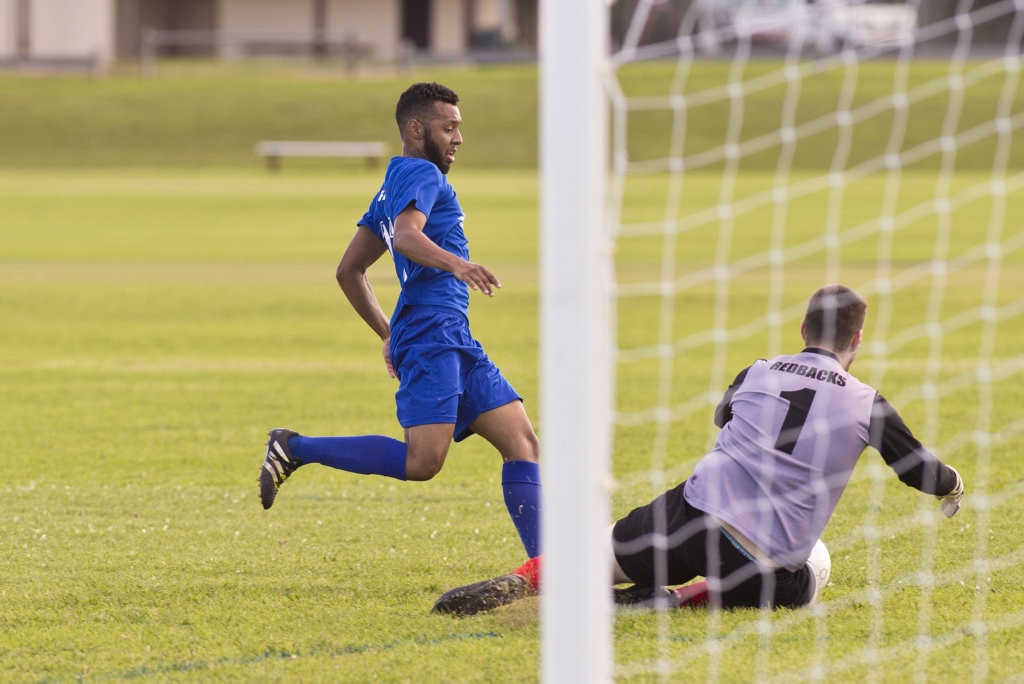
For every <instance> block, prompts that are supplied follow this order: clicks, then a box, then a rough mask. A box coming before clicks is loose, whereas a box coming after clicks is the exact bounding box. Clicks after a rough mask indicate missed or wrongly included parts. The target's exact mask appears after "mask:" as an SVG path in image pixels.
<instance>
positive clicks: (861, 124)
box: [541, 0, 1024, 681]
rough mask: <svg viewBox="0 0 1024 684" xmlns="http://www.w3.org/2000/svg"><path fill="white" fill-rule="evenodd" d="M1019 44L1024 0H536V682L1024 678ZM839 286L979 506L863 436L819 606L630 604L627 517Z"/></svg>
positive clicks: (897, 399)
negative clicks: (620, 563)
mask: <svg viewBox="0 0 1024 684" xmlns="http://www.w3.org/2000/svg"><path fill="white" fill-rule="evenodd" d="M545 5H548V6H550V7H545ZM554 5H559V7H558V8H555V7H554ZM593 6H596V7H597V9H595V8H594V7H593ZM581 17H583V19H581ZM592 31H597V32H600V34H599V35H597V34H592V33H590V32H592ZM1022 35H1024V1H1022V0H988V1H977V2H971V1H969V0H959V1H958V0H946V1H938V0H935V1H932V2H923V1H922V2H908V3H902V2H889V3H874V2H855V1H850V0H846V1H840V0H818V2H816V3H810V2H797V1H796V0H616V1H614V2H610V3H607V4H605V3H592V2H575V1H572V0H567V1H566V2H564V3H561V2H560V3H542V25H541V39H542V53H541V60H542V71H541V81H542V87H541V97H542V100H541V117H542V134H541V143H542V145H541V165H542V166H541V175H542V215H541V219H542V242H541V245H542V278H543V282H542V288H543V291H544V293H543V295H542V338H543V340H542V354H541V355H542V367H541V371H542V402H543V406H542V409H543V414H542V420H541V427H542V440H543V442H544V453H545V461H546V464H545V467H546V469H547V470H546V474H545V477H546V496H547V497H548V499H547V501H548V503H547V504H546V508H545V550H546V555H547V562H546V565H545V573H546V575H545V592H544V596H543V608H542V629H543V635H544V636H543V640H544V643H543V649H542V660H543V669H542V671H543V673H544V676H545V679H547V680H549V681H554V680H555V679H556V678H560V677H566V676H568V677H570V678H571V679H576V680H578V681H584V680H586V681H593V678H594V677H596V678H598V679H601V678H611V677H615V678H623V679H631V678H640V679H642V680H645V681H646V680H649V679H662V680H666V681H668V680H673V681H675V680H681V679H683V678H685V680H687V681H696V680H711V681H716V680H725V681H729V680H737V679H738V680H771V679H781V678H786V679H797V680H803V679H811V680H834V679H839V678H843V679H846V678H869V679H874V680H882V679H889V678H891V677H892V676H893V674H894V673H897V672H902V673H903V675H902V676H908V677H917V678H919V679H935V678H939V677H948V676H953V675H955V676H958V677H967V678H970V679H973V680H992V679H1002V678H1006V677H1011V676H1013V675H1017V676H1020V675H1021V673H1024V657H1022V656H1021V655H1019V654H1018V650H1019V648H1018V646H1016V644H1019V643H1020V642H1021V641H1022V639H1024V603H1022V602H1021V600H1020V596H1021V594H1020V592H1021V586H1022V583H1024V535H1022V534H1021V533H1020V532H1019V531H1018V528H1017V526H1016V525H1015V523H1014V522H1013V521H1014V520H1015V518H1016V515H1015V510H1014V503H1015V502H1016V501H1018V500H1019V498H1020V497H1021V495H1022V494H1024V459H1021V458H1019V456H1018V454H1019V453H1020V452H1021V447H1022V445H1024V418H1022V417H1021V416H1022V415H1024V393H1022V391H1021V389H1020V388H1021V386H1022V379H1024V354H1022V350H1024V227H1022V221H1024V130H1022V129H1024V87H1022V86H1021V83H1020V81H1021V67H1022V64H1021V62H1022V58H1021V53H1022ZM569 100H572V102H569ZM595 168H596V169H598V170H600V169H608V170H609V173H607V174H603V173H600V172H599V171H598V172H596V173H595V171H594V169H595ZM570 281H571V282H570ZM829 283H843V284H845V285H849V286H850V287H852V288H854V289H855V290H857V291H858V292H860V293H861V294H862V295H864V296H865V298H866V299H867V300H868V320H867V324H866V327H865V341H864V344H863V346H862V348H861V352H860V355H859V356H858V359H857V361H856V362H855V364H854V366H853V368H852V372H853V374H854V375H856V376H857V377H859V378H860V379H862V380H864V381H865V382H867V383H869V384H871V385H872V386H874V387H876V388H878V389H879V390H880V391H881V392H882V393H883V394H884V395H885V396H886V397H887V398H888V399H889V401H890V403H892V404H893V405H894V406H895V407H896V408H897V410H898V411H899V412H900V413H901V415H902V416H903V417H904V419H905V420H906V422H907V423H908V425H909V426H910V428H911V429H912V430H913V431H914V433H915V435H916V436H917V437H918V438H920V439H921V441H922V442H923V443H924V444H925V445H926V446H927V447H929V448H930V450H931V451H933V452H934V453H935V454H936V455H937V456H939V457H940V458H941V459H942V460H943V461H945V462H946V463H949V464H950V465H953V466H954V467H956V468H957V469H958V470H959V471H960V473H961V474H962V475H963V477H964V480H965V482H966V490H967V494H966V496H965V499H964V507H963V509H962V510H961V512H960V513H959V514H958V515H957V516H956V517H954V518H952V519H949V520H947V519H945V518H943V517H942V516H941V514H940V513H939V512H938V507H937V503H936V501H935V499H934V497H930V496H925V495H922V494H920V493H919V492H916V490H912V489H908V488H907V487H905V486H903V485H902V484H901V483H900V482H899V481H898V480H897V478H896V476H895V474H894V473H893V472H892V470H891V469H889V468H888V467H887V466H886V465H885V464H884V462H883V461H882V459H881V458H880V457H879V456H878V454H877V453H876V452H874V451H873V450H868V451H866V452H865V454H864V456H863V457H862V458H861V461H860V463H859V465H858V467H857V469H856V470H855V472H854V475H853V478H852V480H851V482H850V485H849V487H848V489H847V491H846V494H845V495H844V497H843V499H842V500H841V502H840V504H839V507H838V508H837V510H836V512H835V514H834V516H833V517H832V519H831V521H830V523H829V525H828V527H827V528H826V529H825V533H824V535H823V540H824V541H825V543H826V544H827V545H828V548H829V550H830V552H831V557H832V577H831V580H830V582H829V585H828V586H827V587H826V588H825V589H824V591H823V592H822V595H821V600H820V602H818V603H817V604H815V605H814V606H811V607H808V608H804V609H800V610H793V611H774V612H772V611H743V610H739V611H696V610H674V611H655V612H648V613H641V612H637V611H622V610H620V611H617V612H616V611H613V610H612V608H611V606H610V600H609V598H608V594H609V592H608V589H607V586H608V569H607V567H606V563H603V561H602V560H601V559H602V558H603V556H602V554H603V553H604V549H603V548H602V547H601V541H602V539H603V537H604V536H605V529H606V527H607V525H608V524H609V523H610V522H611V521H612V520H614V519H615V518H617V517H620V516H622V515H624V514H625V513H627V512H628V511H629V510H631V509H632V508H634V507H636V506H638V505H641V504H645V503H647V502H648V501H650V500H651V499H652V498H654V497H655V496H657V495H659V494H661V493H662V492H664V491H665V490H667V489H669V488H671V487H673V486H675V485H677V484H678V483H680V482H682V481H683V480H684V479H686V477H687V476H688V475H689V474H690V473H691V472H692V470H693V467H694V465H695V464H696V462H697V460H698V459H699V457H700V456H702V455H703V454H704V453H705V451H706V450H707V449H708V448H709V447H710V446H711V444H712V443H713V441H714V438H715V435H716V434H717V428H715V427H714V425H713V423H712V420H711V417H712V413H713V410H714V407H715V405H716V404H717V402H718V401H719V400H720V399H721V397H722V394H723V392H724V390H725V388H726V387H727V386H728V385H729V383H730V382H731V381H732V379H733V378H734V376H735V375H736V373H737V372H738V371H740V370H741V369H743V368H745V367H746V366H747V365H749V364H750V363H751V362H752V361H754V360H755V359H758V358H769V357H771V356H773V355H776V354H781V353H787V352H796V351H799V349H800V348H801V344H802V341H801V339H800V323H801V320H802V316H803V313H804V309H805V307H806V302H807V298H808V297H809V295H810V294H811V293H812V292H813V291H814V290H815V289H817V288H818V287H820V286H822V285H825V284H829ZM562 681H565V680H564V679H562Z"/></svg>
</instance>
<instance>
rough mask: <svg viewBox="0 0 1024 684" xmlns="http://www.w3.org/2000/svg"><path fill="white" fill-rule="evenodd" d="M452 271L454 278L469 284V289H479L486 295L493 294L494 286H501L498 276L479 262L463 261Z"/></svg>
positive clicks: (491, 295)
mask: <svg viewBox="0 0 1024 684" xmlns="http://www.w3.org/2000/svg"><path fill="white" fill-rule="evenodd" d="M452 273H453V274H454V275H455V277H456V278H458V279H459V280H461V281H462V282H464V283H466V284H467V285H469V289H471V290H480V291H481V292H483V293H484V294H485V295H487V296H488V297H493V296H494V288H497V287H501V282H500V281H499V280H498V277H497V276H496V275H494V274H493V273H491V272H490V271H488V270H487V269H486V268H484V267H483V266H481V265H480V264H474V263H473V262H471V261H463V262H462V263H461V264H460V265H459V267H458V268H456V269H455V270H454V271H452Z"/></svg>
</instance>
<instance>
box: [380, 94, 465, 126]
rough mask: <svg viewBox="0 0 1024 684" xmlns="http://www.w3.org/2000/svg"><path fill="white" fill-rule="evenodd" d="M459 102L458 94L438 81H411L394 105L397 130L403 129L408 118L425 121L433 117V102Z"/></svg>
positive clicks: (452, 103)
mask: <svg viewBox="0 0 1024 684" xmlns="http://www.w3.org/2000/svg"><path fill="white" fill-rule="evenodd" d="M435 102H444V103H445V104H450V105H457V104H459V96H458V95H456V94H455V91H454V90H452V89H451V88H448V87H446V86H443V85H441V84H440V83H413V84H412V85H411V86H409V87H408V88H406V89H405V92H404V93H402V94H401V95H400V96H399V98H398V105H397V106H396V107H395V121H397V122H398V130H400V131H401V130H405V124H407V123H408V122H409V120H410V119H416V120H417V121H420V122H422V123H424V124H425V123H427V122H428V121H430V120H431V119H432V118H433V117H434V103H435Z"/></svg>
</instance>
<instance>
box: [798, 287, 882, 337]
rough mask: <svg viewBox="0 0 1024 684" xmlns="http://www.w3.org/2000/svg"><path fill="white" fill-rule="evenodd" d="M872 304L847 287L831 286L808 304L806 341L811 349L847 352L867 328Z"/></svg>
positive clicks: (822, 289)
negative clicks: (866, 323) (817, 346)
mask: <svg viewBox="0 0 1024 684" xmlns="http://www.w3.org/2000/svg"><path fill="white" fill-rule="evenodd" d="M867 310H868V303H867V301H865V300H864V298H863V297H861V296H860V295H859V294H857V293H856V292H854V291H853V290H851V289H850V288H848V287H846V286H845V285H827V286H825V287H823V288H821V289H820V290H818V291H817V292H815V293H814V294H813V295H811V299H810V301H808V302H807V315H806V316H804V338H805V341H806V342H807V344H809V345H812V346H813V345H823V346H826V347H830V348H832V349H835V350H836V351H843V350H844V349H846V348H847V347H849V346H850V343H851V342H853V336H854V335H856V334H857V332H858V331H860V330H861V328H863V327H864V318H865V316H866V315H867Z"/></svg>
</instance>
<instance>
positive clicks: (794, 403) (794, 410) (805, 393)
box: [775, 387, 814, 454]
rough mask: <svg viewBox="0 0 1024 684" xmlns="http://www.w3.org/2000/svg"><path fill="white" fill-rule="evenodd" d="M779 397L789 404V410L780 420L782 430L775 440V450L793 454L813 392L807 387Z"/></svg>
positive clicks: (812, 398)
mask: <svg viewBox="0 0 1024 684" xmlns="http://www.w3.org/2000/svg"><path fill="white" fill-rule="evenodd" d="M779 396H780V397H782V398H783V399H785V400H786V401H788V402H789V410H788V411H786V417H785V418H783V419H782V429H780V430H779V436H778V438H777V439H776V440H775V448H776V449H778V450H779V451H782V452H784V453H787V454H792V453H793V448H794V447H796V440H797V439H799V437H800V431H801V430H803V427H804V423H806V422H807V414H808V413H810V411H811V402H812V401H814V390H812V389H811V388H809V387H805V388H804V389H798V390H793V391H792V392H782V393H780V394H779Z"/></svg>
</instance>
